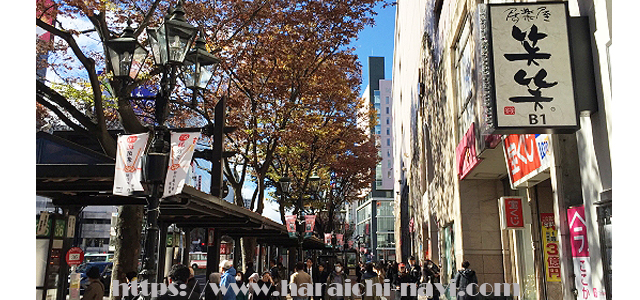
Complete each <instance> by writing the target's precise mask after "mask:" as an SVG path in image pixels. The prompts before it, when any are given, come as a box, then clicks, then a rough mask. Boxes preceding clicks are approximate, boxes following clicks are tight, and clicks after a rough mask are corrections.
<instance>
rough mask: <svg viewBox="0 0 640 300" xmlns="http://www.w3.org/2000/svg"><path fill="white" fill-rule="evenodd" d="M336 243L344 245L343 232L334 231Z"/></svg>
mask: <svg viewBox="0 0 640 300" xmlns="http://www.w3.org/2000/svg"><path fill="white" fill-rule="evenodd" d="M336 244H338V246H340V247H342V246H344V234H342V233H336Z"/></svg>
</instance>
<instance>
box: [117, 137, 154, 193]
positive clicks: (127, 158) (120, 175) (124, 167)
mask: <svg viewBox="0 0 640 300" xmlns="http://www.w3.org/2000/svg"><path fill="white" fill-rule="evenodd" d="M148 139H149V134H148V133H141V134H132V135H121V136H119V137H118V148H117V151H116V170H115V174H114V175H113V194H114V195H120V196H130V195H131V194H132V193H133V192H142V191H144V188H142V184H141V183H140V177H141V175H142V159H141V157H142V155H143V154H144V150H145V147H146V146H147V140H148Z"/></svg>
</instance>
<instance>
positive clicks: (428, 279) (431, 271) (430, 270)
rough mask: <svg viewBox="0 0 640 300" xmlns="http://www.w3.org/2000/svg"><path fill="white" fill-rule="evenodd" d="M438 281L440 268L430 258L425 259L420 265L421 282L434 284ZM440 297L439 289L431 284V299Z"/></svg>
mask: <svg viewBox="0 0 640 300" xmlns="http://www.w3.org/2000/svg"><path fill="white" fill-rule="evenodd" d="M439 282H440V268H438V266H437V265H436V264H435V263H434V262H433V261H432V260H430V259H426V261H425V263H424V265H423V267H422V283H429V284H432V285H433V284H435V283H439ZM439 298H440V291H439V290H438V289H437V288H436V287H435V286H433V299H439Z"/></svg>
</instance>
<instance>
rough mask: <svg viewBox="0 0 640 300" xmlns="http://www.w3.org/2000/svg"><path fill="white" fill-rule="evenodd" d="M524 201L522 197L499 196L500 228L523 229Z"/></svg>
mask: <svg viewBox="0 0 640 300" xmlns="http://www.w3.org/2000/svg"><path fill="white" fill-rule="evenodd" d="M524 205H528V204H527V203H524V201H523V199H522V197H502V198H500V218H501V221H502V222H501V223H502V229H523V228H524V224H525V220H524V216H525V212H524V208H523V206H524Z"/></svg>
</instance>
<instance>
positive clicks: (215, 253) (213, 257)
mask: <svg viewBox="0 0 640 300" xmlns="http://www.w3.org/2000/svg"><path fill="white" fill-rule="evenodd" d="M207 236H208V235H207ZM221 241H222V232H220V229H218V228H215V229H214V231H213V245H212V246H207V277H206V279H209V275H211V273H215V272H218V271H219V270H220V243H221ZM207 244H209V241H207ZM234 267H235V266H234ZM205 299H206V300H215V299H216V296H215V294H214V293H213V291H212V290H211V289H207V291H206V292H205Z"/></svg>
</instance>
